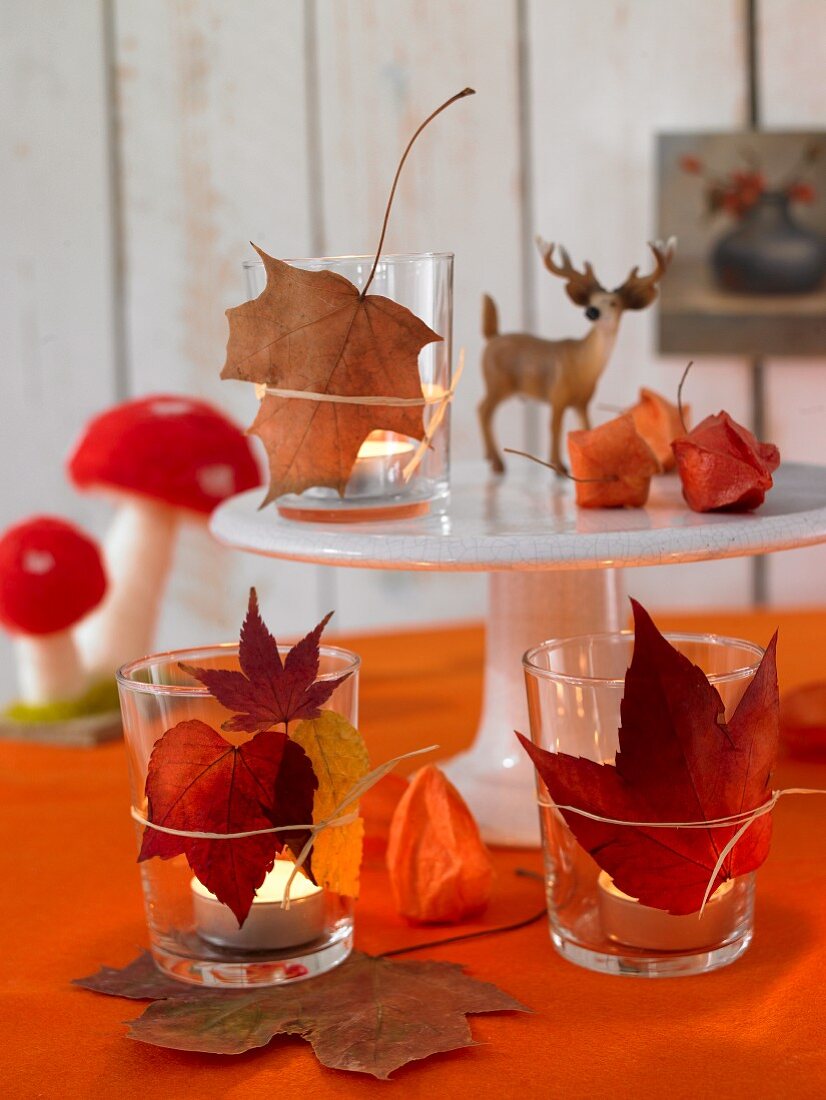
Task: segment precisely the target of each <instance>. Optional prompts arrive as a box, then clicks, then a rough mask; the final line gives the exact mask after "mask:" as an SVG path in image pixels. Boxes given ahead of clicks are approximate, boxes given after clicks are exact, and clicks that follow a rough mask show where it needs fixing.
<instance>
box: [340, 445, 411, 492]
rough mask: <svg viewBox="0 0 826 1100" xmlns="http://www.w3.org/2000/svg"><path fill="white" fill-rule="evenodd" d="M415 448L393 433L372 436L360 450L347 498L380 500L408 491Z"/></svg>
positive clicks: (348, 484)
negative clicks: (406, 484)
mask: <svg viewBox="0 0 826 1100" xmlns="http://www.w3.org/2000/svg"><path fill="white" fill-rule="evenodd" d="M414 447H415V444H413V443H411V442H410V441H409V440H408V439H405V438H404V437H403V436H397V435H393V434H392V433H384V432H371V433H370V435H369V436H368V437H367V439H365V441H364V442H363V443H362V445H361V447H359V453H358V458H357V459H356V462H355V465H354V466H353V470H352V473H351V474H350V480H349V481H348V482H347V496H348V497H349V496H356V497H380V496H387V495H388V494H391V493H397V492H399V490H400V489H403V488H404V479H403V476H402V475H403V472H404V467H405V466H406V465H407V463H408V462H409V461H410V459H411V458H412V457H413V450H414Z"/></svg>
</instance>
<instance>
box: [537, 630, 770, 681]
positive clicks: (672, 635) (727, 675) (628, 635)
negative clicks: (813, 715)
mask: <svg viewBox="0 0 826 1100" xmlns="http://www.w3.org/2000/svg"><path fill="white" fill-rule="evenodd" d="M633 637H634V631H633V630H605V631H601V632H596V633H593V634H574V635H572V636H571V637H568V638H548V639H547V640H546V641H544V642H540V643H539V645H535V646H531V648H530V649H528V650H526V651H525V653H524V654H523V655H522V667H523V669H524V670H525V672H528V673H530V674H531V675H532V676H537V677H539V678H541V679H543V680H551V681H553V682H554V683H558V684H581V685H583V686H585V685H594V684H601V685H603V686H608V687H623V686H624V685H625V677H624V676H621V677H612V676H572V675H571V674H570V673H567V672H554V671H553V670H552V669H548V668H541V667H540V666H539V665H537V664H536V662H535V658H536V656H537V654H539V653H547V652H548V651H549V650H553V649H561V648H562V646H564V645H567V644H569V643H572V642H584V641H595V640H600V639H633ZM663 637H664V638H665V639H666V641H668V642H670V643H671V644H672V645H673V644H674V643H675V642H692V643H695V644H696V643H700V644H706V645H708V644H711V645H716V646H731V647H736V648H738V649H745V650H748V651H750V652H751V653H753V654H754V655H755V660H754V661H753V662H752V664H749V665H742V666H741V667H739V668H735V669H732V670H731V671H730V672H712V673H703V675H704V676H705V677H706V679H707V680H708V682H709V683H710V684H725V683H729V682H731V681H732V680H740V679H742V678H743V677H744V676H746V675H748V674H749V673H754V672H756V671H757V667H758V665H759V664H760V661H761V660H762V659H763V654H764V653H765V650H764V649H763V647H762V646H760V645H758V644H757V642H750V641H748V639H746V638H731V637H729V636H728V635H725V634H693V633H691V632H685V631H667V632H666V633H665V634H664V635H663Z"/></svg>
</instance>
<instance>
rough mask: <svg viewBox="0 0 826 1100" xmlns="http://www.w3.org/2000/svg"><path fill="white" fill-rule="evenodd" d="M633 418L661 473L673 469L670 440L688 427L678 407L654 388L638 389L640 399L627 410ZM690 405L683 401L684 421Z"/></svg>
mask: <svg viewBox="0 0 826 1100" xmlns="http://www.w3.org/2000/svg"><path fill="white" fill-rule="evenodd" d="M628 411H629V412H630V413H631V415H632V416H633V418H634V427H635V428H636V429H637V431H638V432H639V433H640V435H641V436H642V437H643V439H644V440H645V442H646V443H647V444H648V446H649V447H650V448H651V450H652V451H653V452H654V454H655V455H656V458H657V461H658V462H659V464H660V466H662V469H663V473H667V472H668V471H669V470H673V469H674V467H675V465H676V461H675V459H674V454H673V452H672V450H671V444H672V443H673V442H674V440H675V439H676V438H677V437H678V436H681V435H685V433H686V431H687V430H688V429H687V427H686V426H684V425H683V421H682V419H681V418H680V410H679V409H678V407H677V406H676V405H672V404H671V402H670V401H666V399H665V398H664V397H663V396H662V395H661V394H659V393H656V392H655V391H654V390H647V389H645V388H643V389H641V390H640V399H639V401H638V402H637V403H636V405H634V406H633V408H631V409H629V410H628ZM689 412H690V409H689V407H688V406H687V405H683V417H684V418H685V421H686V424H687V423H688V419H689Z"/></svg>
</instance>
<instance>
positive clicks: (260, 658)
mask: <svg viewBox="0 0 826 1100" xmlns="http://www.w3.org/2000/svg"><path fill="white" fill-rule="evenodd" d="M330 615H332V612H330ZM330 615H326V616H325V617H324V618H323V619H322V620H321V622H320V623H319V624H318V626H317V627H316V628H315V630H311V631H310V633H309V634H308V635H307V636H306V637H305V638H302V639H301V641H300V642H297V643H296V645H294V646H293V647H292V649H291V650H290V651H289V653H288V654H287V656H286V658H285V659H284V661H283V662H282V660H281V654H280V653H279V651H278V643H277V642H276V640H275V638H274V637H273V636H272V634H271V633H270V632H269V630H268V629H267V627H266V626H265V624H264V620H263V619H262V618H261V613H260V611H259V610H258V596H257V594H256V591H255V589H254V588H252V589H250V597H249V607H248V609H247V617H246V618H245V619H244V624H243V626H242V627H241V642H240V645H239V648H238V660H239V663H240V665H241V671H240V672H235V671H233V670H231V669H209V668H194V667H193V666H192V665H186V664H182V665H181V668H182V669H183V670H184V671H185V672H187V673H189V675H190V676H193V677H194V678H195V679H196V680H200V682H201V683H202V684H204V686H205V687H207V688H209V691H210V693H211V694H212V695H214V696H215V698H216V699H217V700H218V702H219V703H220V704H221V705H222V706H225V707H226V708H227V710H233V711H240V712H242V713H237V714H236V715H235V716H234V717H233V718H229V719H227V721H226V722H224V723H223V724H222V726H221V728H222V729H224V730H226V731H227V732H228V733H254V732H255V731H256V730H268V729H270V728H271V727H272V726H277V725H282V724H286V723H288V722H292V721H294V720H295V719H297V718H317V717H318V715H319V714H320V713H321V710H320V708H321V704H322V703H326V701H327V700H328V699H329V698H330V696H331V695H332V694H333V692H334V691H335V689H336V688H337V687H338V686H339V684H341V683H343V682H344V681H345V680H346V679H347V677H348V676H349V675H350V673H349V672H348V673H346V674H345V675H344V676H339V677H336V678H333V679H327V680H316V677H317V676H318V667H319V661H320V655H319V640H320V639H321V634H322V632H323V630H324V627H325V626H326V625H327V623H328V622H329V620H330Z"/></svg>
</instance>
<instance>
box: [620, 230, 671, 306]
mask: <svg viewBox="0 0 826 1100" xmlns="http://www.w3.org/2000/svg"><path fill="white" fill-rule="evenodd" d="M648 247H649V248H650V249H651V251H652V252H653V253H654V263H655V266H654V270H653V271H652V272H651V274H650V275H638V274H637V272H638V271H639V267H632V268H631V271H630V273H629V275H628V278H627V279H626V280H625V282H624V283H623V284H622V285H621V286H618V287H617V288H616V290H615V291H614V293H615V294H616V295H617V297H619V298H620V299H621V300H622V304H623V308H624V309H645V307H646V306H650V305H651V303H652V302H653V301H654V299H655V298H656V297H657V284H658V283H659V281H660V279H662V277H663V275H665V273H666V271H667V270H668V265H669V264H670V263H671V261H672V260H673V258H674V251H675V249H676V247H677V238H676V237H669V239H668V240H667V241H649V242H648Z"/></svg>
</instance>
